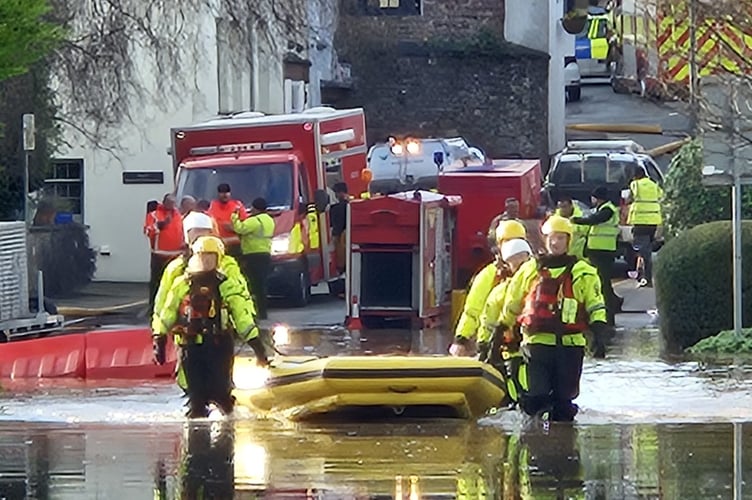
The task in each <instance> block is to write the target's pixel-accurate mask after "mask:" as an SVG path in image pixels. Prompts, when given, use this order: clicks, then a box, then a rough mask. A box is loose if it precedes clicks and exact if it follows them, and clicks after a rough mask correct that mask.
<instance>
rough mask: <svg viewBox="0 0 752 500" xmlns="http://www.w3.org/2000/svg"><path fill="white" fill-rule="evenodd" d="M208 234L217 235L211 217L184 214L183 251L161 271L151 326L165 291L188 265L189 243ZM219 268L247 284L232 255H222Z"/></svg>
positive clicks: (161, 306)
mask: <svg viewBox="0 0 752 500" xmlns="http://www.w3.org/2000/svg"><path fill="white" fill-rule="evenodd" d="M210 235H211V236H218V235H219V232H218V231H217V228H216V223H215V222H214V220H213V219H212V218H211V217H209V216H208V215H206V214H203V213H201V212H191V213H189V214H188V215H186V216H185V218H184V219H183V237H184V241H185V245H184V247H183V253H182V254H181V255H179V256H178V257H176V258H174V259H172V261H170V263H169V264H167V267H165V270H164V272H163V273H162V279H161V280H160V282H159V288H158V289H157V294H156V296H155V298H154V311H155V314H154V315H153V317H152V327H153V328H154V325H155V324H156V323H154V322H155V321H159V315H158V314H156V312H157V311H160V310H162V308H163V307H164V304H165V300H167V292H169V291H170V288H172V284H173V283H174V281H175V280H176V279H177V278H178V277H179V276H182V275H183V273H185V266H186V265H188V259H189V258H190V257H191V248H190V247H191V245H193V243H194V242H195V241H196V240H197V239H198V238H200V237H201V236H210ZM219 270H220V272H222V274H224V275H225V276H227V277H228V278H231V279H235V280H238V281H240V282H241V283H242V284H243V285H244V286H246V287H247V286H248V285H247V284H246V281H245V276H244V275H243V273H242V272H241V271H240V266H239V265H238V262H237V261H236V260H235V258H234V257H231V256H229V255H225V256H223V257H222V259H221V261H220V262H219Z"/></svg>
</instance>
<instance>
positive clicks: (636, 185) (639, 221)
mask: <svg viewBox="0 0 752 500" xmlns="http://www.w3.org/2000/svg"><path fill="white" fill-rule="evenodd" d="M629 191H630V192H631V193H632V204H631V205H630V206H629V214H628V215H627V224H629V225H643V226H659V225H661V224H662V223H663V216H662V215H661V204H660V199H661V198H662V197H663V190H662V189H661V187H660V186H659V185H658V184H656V183H655V182H653V181H652V180H651V179H649V178H647V177H643V178H642V179H635V180H633V181H632V182H631V183H630V184H629Z"/></svg>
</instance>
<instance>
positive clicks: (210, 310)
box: [178, 273, 224, 338]
mask: <svg viewBox="0 0 752 500" xmlns="http://www.w3.org/2000/svg"><path fill="white" fill-rule="evenodd" d="M219 283H220V280H219V279H218V277H217V275H216V273H211V274H209V275H206V276H204V275H200V276H197V277H194V278H192V279H191V283H190V290H189V292H188V294H187V295H186V296H185V298H184V299H183V301H182V302H181V304H180V313H179V315H178V325H180V327H181V333H182V334H183V335H184V336H186V337H188V338H192V337H195V336H196V335H203V336H206V335H219V334H221V333H224V331H223V328H222V307H223V304H222V298H221V297H220V294H219Z"/></svg>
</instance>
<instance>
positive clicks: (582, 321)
mask: <svg viewBox="0 0 752 500" xmlns="http://www.w3.org/2000/svg"><path fill="white" fill-rule="evenodd" d="M542 232H543V235H544V239H545V244H546V250H547V254H546V255H542V256H540V257H539V258H538V260H529V261H528V262H526V263H525V264H523V265H522V267H520V269H519V270H518V271H517V273H515V275H514V276H513V277H512V279H511V280H510V283H509V286H508V287H507V293H506V297H505V299H504V306H503V308H502V312H501V321H500V328H501V329H503V330H504V329H508V328H512V327H513V326H514V325H516V324H517V323H519V324H520V331H521V333H522V337H523V340H522V352H523V355H524V358H525V363H526V364H527V382H528V392H527V394H526V395H525V397H524V398H522V399H521V400H520V407H521V408H522V410H523V411H524V412H525V413H527V414H528V415H531V416H539V417H541V418H543V419H545V420H554V421H572V420H573V419H574V417H575V415H576V414H577V410H578V408H577V405H575V404H574V403H572V401H573V400H574V399H575V398H577V396H578V395H579V393H580V376H581V374H582V361H583V357H584V352H585V346H586V345H587V340H586V338H585V335H584V332H585V330H587V329H588V328H590V331H591V332H592V333H593V344H592V350H593V355H594V356H595V357H598V358H602V357H605V344H604V343H603V341H604V336H605V335H606V334H607V332H608V326H607V325H606V319H607V315H606V305H605V303H604V300H603V295H602V294H601V286H600V279H599V277H598V272H597V271H596V269H595V268H593V267H592V266H591V265H590V264H588V263H587V262H585V261H583V260H579V259H577V258H576V257H573V256H571V255H568V254H567V250H568V249H569V240H570V239H571V238H572V233H573V229H572V223H571V222H570V221H569V220H568V219H565V218H563V217H560V216H557V215H553V216H551V217H549V219H548V220H547V221H546V222H545V223H544V224H543V228H542Z"/></svg>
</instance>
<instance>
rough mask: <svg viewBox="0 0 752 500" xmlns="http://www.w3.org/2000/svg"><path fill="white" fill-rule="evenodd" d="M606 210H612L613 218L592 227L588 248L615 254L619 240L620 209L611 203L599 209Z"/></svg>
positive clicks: (589, 233) (588, 238)
mask: <svg viewBox="0 0 752 500" xmlns="http://www.w3.org/2000/svg"><path fill="white" fill-rule="evenodd" d="M604 208H610V209H611V211H612V214H611V217H610V218H609V219H608V220H607V221H606V222H602V223H600V224H594V225H592V226H590V231H589V232H588V237H587V248H588V249H589V250H604V251H609V252H613V251H615V250H616V240H617V239H618V238H619V209H618V208H616V206H615V205H614V204H613V203H611V202H610V201H607V202H606V203H604V204H603V205H601V206H600V207H598V210H603V209H604Z"/></svg>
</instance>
